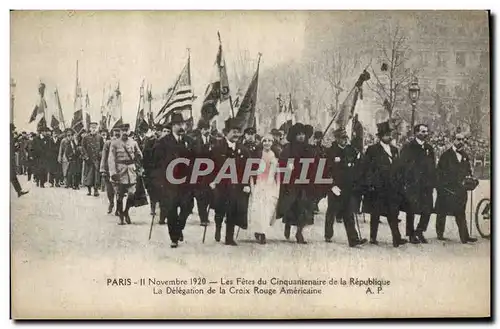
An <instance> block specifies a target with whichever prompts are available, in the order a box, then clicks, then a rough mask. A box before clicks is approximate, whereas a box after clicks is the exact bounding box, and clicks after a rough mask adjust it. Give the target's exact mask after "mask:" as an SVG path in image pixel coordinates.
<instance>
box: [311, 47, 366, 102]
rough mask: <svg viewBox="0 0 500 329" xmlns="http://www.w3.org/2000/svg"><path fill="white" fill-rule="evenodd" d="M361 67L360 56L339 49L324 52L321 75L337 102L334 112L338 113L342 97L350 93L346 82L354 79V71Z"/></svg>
mask: <svg viewBox="0 0 500 329" xmlns="http://www.w3.org/2000/svg"><path fill="white" fill-rule="evenodd" d="M358 65H359V55H358V54H355V53H349V52H347V51H344V50H341V49H339V48H336V49H333V50H326V51H324V52H323V56H322V63H320V70H319V72H318V73H319V74H320V75H321V76H322V78H323V79H324V80H325V81H326V82H327V83H328V85H329V87H330V91H331V93H332V95H333V99H334V101H335V104H334V110H335V111H337V110H338V108H339V103H340V96H341V95H342V93H343V92H345V91H347V92H348V91H349V90H348V88H349V87H347V86H346V81H348V80H349V79H350V78H352V77H353V73H354V69H355V68H356V67H357V66H358Z"/></svg>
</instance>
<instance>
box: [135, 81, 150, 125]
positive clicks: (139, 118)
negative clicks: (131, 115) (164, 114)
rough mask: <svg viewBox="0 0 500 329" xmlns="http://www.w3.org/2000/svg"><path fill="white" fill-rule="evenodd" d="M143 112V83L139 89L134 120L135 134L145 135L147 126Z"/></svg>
mask: <svg viewBox="0 0 500 329" xmlns="http://www.w3.org/2000/svg"><path fill="white" fill-rule="evenodd" d="M144 112H145V99H144V81H143V82H142V85H141V88H140V89H139V106H138V107H137V117H136V119H135V132H136V133H144V134H145V133H147V131H148V129H149V124H148V122H147V120H146V114H145V113H144Z"/></svg>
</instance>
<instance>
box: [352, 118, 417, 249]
mask: <svg viewBox="0 0 500 329" xmlns="http://www.w3.org/2000/svg"><path fill="white" fill-rule="evenodd" d="M377 130H378V132H377V136H378V138H379V139H380V141H379V142H378V143H376V144H373V145H370V146H368V148H367V149H366V153H365V156H364V158H363V165H362V167H361V168H360V170H361V171H363V175H362V177H363V181H362V184H364V185H365V186H366V188H365V189H364V190H365V193H366V194H365V199H364V208H365V209H366V210H367V211H368V212H369V213H370V243H371V244H375V245H378V241H377V234H378V226H379V223H380V216H385V217H386V218H387V222H388V223H389V227H390V229H391V234H392V244H393V246H394V247H399V246H400V245H402V244H405V243H407V242H408V241H407V240H405V239H402V238H401V233H400V232H399V226H398V214H399V208H400V204H401V201H402V195H401V191H400V190H399V187H400V184H398V178H397V177H396V173H397V165H398V162H397V160H398V153H399V152H398V149H397V148H396V147H394V146H392V145H391V140H392V130H391V127H390V125H389V122H387V121H386V122H382V123H380V124H378V125H377Z"/></svg>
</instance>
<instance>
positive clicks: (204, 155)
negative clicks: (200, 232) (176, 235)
mask: <svg viewBox="0 0 500 329" xmlns="http://www.w3.org/2000/svg"><path fill="white" fill-rule="evenodd" d="M214 143H215V138H214V137H212V136H211V135H210V124H209V123H208V122H206V121H200V122H199V123H198V129H197V132H196V134H195V139H194V147H193V150H194V157H195V158H199V159H210V158H211V153H212V149H213V147H214ZM211 179H213V175H206V176H202V177H198V180H197V182H196V186H195V188H194V197H195V199H196V204H197V208H198V215H199V216H200V226H207V225H209V222H210V221H209V219H208V211H209V208H210V203H211V201H212V197H213V192H212V190H211V188H210V187H209V184H210V182H211Z"/></svg>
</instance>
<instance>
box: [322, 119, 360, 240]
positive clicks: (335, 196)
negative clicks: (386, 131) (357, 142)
mask: <svg viewBox="0 0 500 329" xmlns="http://www.w3.org/2000/svg"><path fill="white" fill-rule="evenodd" d="M333 134H334V136H335V142H333V143H332V146H331V147H330V148H329V149H328V150H327V151H326V154H327V158H328V166H327V170H326V171H327V177H330V178H332V179H333V184H331V186H330V189H329V190H328V192H327V197H328V209H327V211H326V218H325V241H326V242H328V243H330V242H332V238H333V224H334V222H335V217H339V218H342V221H343V222H344V226H345V231H346V234H347V240H348V243H349V247H355V246H357V245H362V244H364V243H366V242H367V240H366V239H359V237H358V234H357V232H356V228H355V223H354V209H353V192H354V188H355V186H354V184H355V181H356V180H355V176H356V175H357V171H358V168H359V166H358V164H359V163H358V161H359V152H358V151H356V149H354V147H352V146H351V145H349V137H348V136H347V132H346V131H345V129H344V128H339V129H337V130H335V131H334V133H333Z"/></svg>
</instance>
